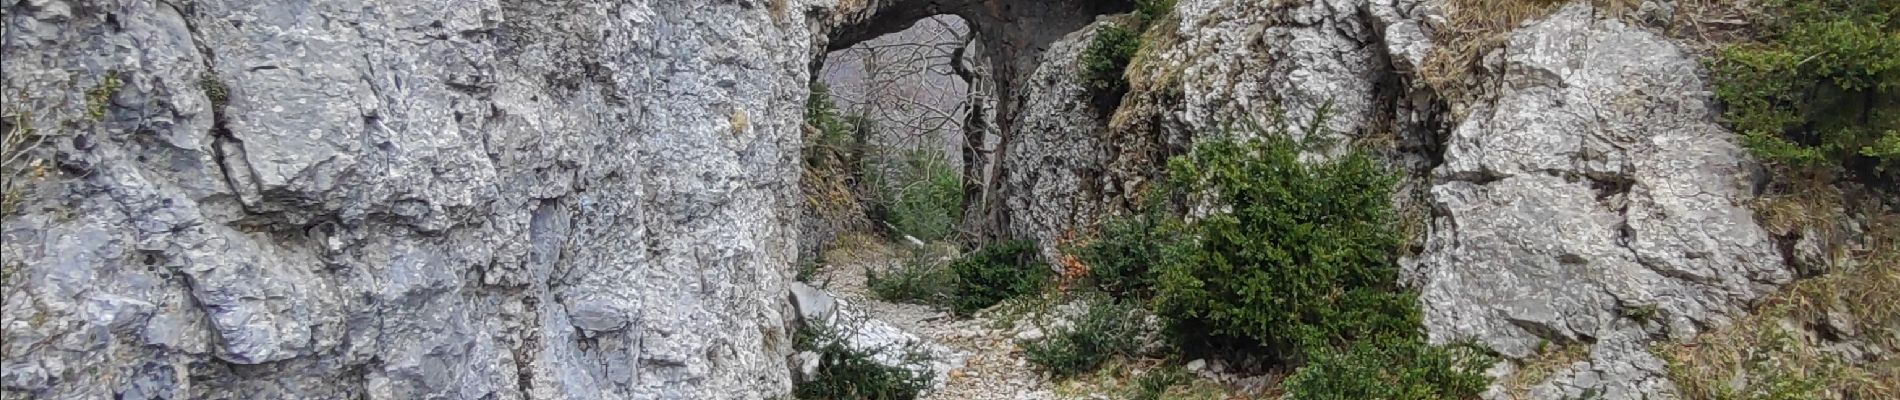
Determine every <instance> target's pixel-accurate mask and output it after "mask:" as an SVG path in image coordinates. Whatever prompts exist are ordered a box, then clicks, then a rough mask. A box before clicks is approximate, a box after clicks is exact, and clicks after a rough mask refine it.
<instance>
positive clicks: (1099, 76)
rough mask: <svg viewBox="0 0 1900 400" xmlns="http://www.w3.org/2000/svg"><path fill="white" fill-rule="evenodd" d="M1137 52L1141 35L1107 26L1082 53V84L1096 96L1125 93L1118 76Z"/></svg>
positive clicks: (1122, 27)
mask: <svg viewBox="0 0 1900 400" xmlns="http://www.w3.org/2000/svg"><path fill="white" fill-rule="evenodd" d="M1139 50H1141V33H1140V32H1138V31H1136V30H1134V29H1129V28H1128V27H1125V26H1121V25H1120V24H1111V25H1108V26H1104V27H1102V28H1101V30H1100V31H1098V32H1096V33H1095V40H1093V41H1090V42H1089V47H1088V48H1086V49H1083V50H1082V82H1083V84H1085V85H1087V86H1088V88H1089V89H1090V90H1093V91H1095V93H1099V94H1114V95H1119V94H1121V93H1125V92H1127V91H1128V79H1126V78H1125V77H1123V76H1122V74H1123V73H1124V71H1126V70H1128V62H1129V61H1132V60H1134V58H1135V52H1136V51H1139Z"/></svg>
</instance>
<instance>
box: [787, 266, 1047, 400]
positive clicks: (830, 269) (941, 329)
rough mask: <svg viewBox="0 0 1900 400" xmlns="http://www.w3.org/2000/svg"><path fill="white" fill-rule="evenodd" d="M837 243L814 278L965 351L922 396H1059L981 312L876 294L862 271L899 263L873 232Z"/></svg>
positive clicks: (878, 315)
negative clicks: (960, 312) (963, 313)
mask: <svg viewBox="0 0 1900 400" xmlns="http://www.w3.org/2000/svg"><path fill="white" fill-rule="evenodd" d="M838 243H839V247H838V248H835V249H832V250H831V251H829V252H827V253H826V257H825V258H826V260H827V261H828V262H829V265H826V266H824V267H823V268H822V269H820V270H819V271H818V273H817V274H816V276H815V277H814V279H813V280H812V281H813V283H814V284H815V285H818V286H820V287H823V288H824V289H825V290H827V291H829V292H831V293H832V294H834V295H836V296H839V297H842V298H844V299H846V300H847V301H848V302H850V303H851V304H852V305H854V306H856V307H858V308H859V309H862V310H865V311H866V312H867V313H868V314H870V317H871V318H873V319H878V320H882V321H885V322H889V323H891V324H892V325H896V326H897V327H899V328H902V329H903V330H905V331H907V332H910V333H912V334H915V335H917V336H919V337H922V338H925V339H928V340H930V341H933V342H936V343H938V344H942V345H944V346H947V347H950V348H951V349H953V350H955V351H958V352H961V353H964V354H966V355H968V357H967V358H966V363H965V364H964V366H963V367H962V368H958V369H954V370H951V371H950V378H949V379H948V381H946V382H943V383H942V385H941V386H939V387H938V389H937V390H935V391H933V392H931V393H929V394H927V395H925V396H924V397H923V398H924V399H925V400H937V399H942V400H950V399H959V400H961V399H972V400H987V399H1057V398H1059V397H1058V396H1057V395H1056V394H1055V392H1054V391H1053V390H1052V386H1051V385H1050V383H1049V381H1048V379H1046V378H1044V377H1042V376H1041V374H1039V373H1037V372H1036V371H1035V370H1034V369H1033V368H1032V367H1031V366H1030V365H1029V363H1028V361H1026V360H1024V359H1023V358H1022V351H1021V349H1018V348H1017V346H1016V341H1015V339H1014V332H1011V331H1007V330H1001V329H992V327H994V326H996V325H998V324H996V323H995V322H994V321H992V320H989V319H987V318H985V316H984V315H982V313H979V315H978V316H977V317H973V318H967V319H961V318H957V317H954V316H951V315H950V314H949V313H948V312H945V311H941V310H936V309H933V308H931V307H928V306H923V305H916V304H899V303H889V302H884V301H882V300H878V299H877V297H876V296H873V295H872V294H871V291H870V289H869V288H867V287H866V286H865V281H864V271H865V270H866V269H867V268H879V269H880V270H882V269H885V268H890V267H891V266H894V265H899V263H900V262H901V257H900V256H898V254H899V252H898V251H896V250H895V249H892V248H891V245H889V244H886V243H884V242H883V241H882V240H880V239H876V238H874V237H849V236H848V237H845V238H840V240H839V241H838Z"/></svg>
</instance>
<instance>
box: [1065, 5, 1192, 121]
mask: <svg viewBox="0 0 1900 400" xmlns="http://www.w3.org/2000/svg"><path fill="white" fill-rule="evenodd" d="M1174 2H1175V0H1137V1H1135V12H1134V13H1133V16H1134V26H1132V27H1131V26H1124V25H1123V24H1109V25H1107V26H1103V27H1102V28H1101V29H1100V31H1098V32H1096V33H1095V39H1094V40H1091V41H1089V46H1088V47H1087V48H1084V49H1082V83H1083V85H1084V86H1085V87H1087V88H1088V89H1089V90H1090V91H1092V92H1093V93H1094V94H1095V96H1096V98H1097V103H1098V104H1112V103H1114V102H1119V100H1120V97H1121V95H1122V94H1123V93H1127V92H1128V79H1127V78H1126V77H1125V76H1123V74H1124V73H1125V72H1126V71H1127V70H1128V63H1129V62H1130V61H1133V60H1134V59H1135V53H1136V52H1139V51H1141V35H1142V32H1144V31H1146V30H1147V29H1148V27H1149V26H1152V25H1154V22H1155V21H1156V20H1159V19H1161V17H1163V16H1166V15H1167V14H1168V13H1170V12H1173V10H1174ZM1111 100H1112V101H1111Z"/></svg>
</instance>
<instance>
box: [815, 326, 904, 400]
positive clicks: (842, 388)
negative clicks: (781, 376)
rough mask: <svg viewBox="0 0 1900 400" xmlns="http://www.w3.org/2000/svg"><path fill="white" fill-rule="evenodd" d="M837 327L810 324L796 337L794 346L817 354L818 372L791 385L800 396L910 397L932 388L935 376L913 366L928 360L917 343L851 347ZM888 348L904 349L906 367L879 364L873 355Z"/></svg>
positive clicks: (897, 399) (888, 399)
mask: <svg viewBox="0 0 1900 400" xmlns="http://www.w3.org/2000/svg"><path fill="white" fill-rule="evenodd" d="M842 333H843V332H840V328H838V327H835V326H828V325H825V324H819V323H807V324H805V325H803V326H802V327H800V328H799V330H798V332H797V333H796V335H795V336H794V338H793V340H794V342H793V348H794V349H797V350H798V351H809V352H814V353H817V354H818V371H817V373H816V374H814V375H813V376H808V377H804V379H803V381H801V382H799V383H798V384H797V385H795V387H793V388H792V394H793V396H794V397H796V398H799V399H809V400H819V399H825V400H829V399H867V400H910V399H915V398H917V394H918V392H921V391H923V390H924V389H928V388H930V385H931V383H932V381H933V380H934V378H932V377H931V376H930V375H929V374H928V373H925V372H923V371H925V369H922V368H910V366H916V365H921V364H924V363H928V362H929V356H928V355H927V354H926V353H924V352H923V351H921V350H919V349H918V347H917V344H916V343H910V344H909V345H906V346H902V347H900V348H894V349H893V348H879V349H868V350H867V349H858V348H853V347H852V346H850V345H849V344H848V343H847V342H846V341H845V338H844V336H843V335H842ZM885 351H902V352H904V353H903V354H902V355H901V356H900V357H899V359H900V360H901V361H903V362H905V363H906V364H905V365H904V366H888V365H883V364H879V363H878V362H877V361H876V360H875V359H874V358H873V357H875V356H876V355H878V354H880V353H882V352H885Z"/></svg>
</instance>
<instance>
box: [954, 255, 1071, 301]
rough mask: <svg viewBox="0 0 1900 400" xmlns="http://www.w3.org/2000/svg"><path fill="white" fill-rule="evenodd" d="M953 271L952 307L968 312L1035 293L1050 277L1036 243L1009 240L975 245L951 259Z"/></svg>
mask: <svg viewBox="0 0 1900 400" xmlns="http://www.w3.org/2000/svg"><path fill="white" fill-rule="evenodd" d="M950 270H951V271H954V272H955V273H956V277H957V290H956V297H955V298H954V299H952V301H951V303H950V309H951V311H954V312H956V313H957V314H959V315H968V314H970V313H973V312H976V311H977V310H981V309H984V308H987V307H989V306H992V305H996V303H997V302H1000V301H1003V299H1008V298H1011V297H1016V296H1021V295H1025V294H1030V293H1035V292H1036V291H1037V290H1038V289H1040V288H1042V284H1043V283H1044V282H1047V281H1048V280H1049V275H1050V271H1049V267H1048V266H1047V265H1046V264H1043V263H1042V259H1041V255H1040V254H1038V251H1037V249H1036V244H1035V243H1034V242H1030V241H1022V240H1019V241H1010V242H1003V243H999V244H994V245H990V246H986V247H983V248H981V249H978V250H977V251H975V252H971V253H969V254H966V255H964V256H963V257H960V258H958V259H957V260H956V261H953V262H951V263H950Z"/></svg>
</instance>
